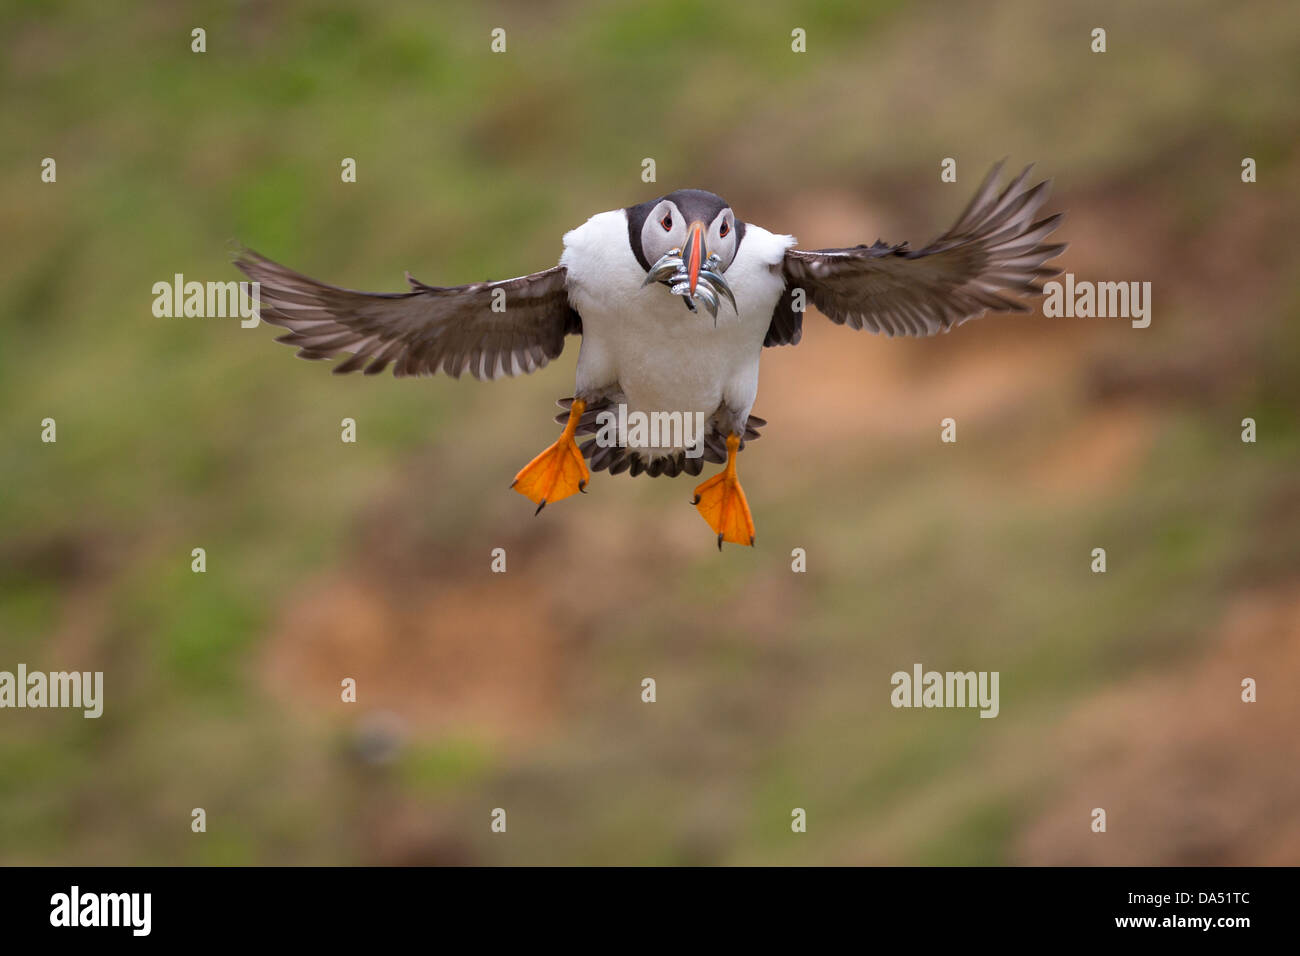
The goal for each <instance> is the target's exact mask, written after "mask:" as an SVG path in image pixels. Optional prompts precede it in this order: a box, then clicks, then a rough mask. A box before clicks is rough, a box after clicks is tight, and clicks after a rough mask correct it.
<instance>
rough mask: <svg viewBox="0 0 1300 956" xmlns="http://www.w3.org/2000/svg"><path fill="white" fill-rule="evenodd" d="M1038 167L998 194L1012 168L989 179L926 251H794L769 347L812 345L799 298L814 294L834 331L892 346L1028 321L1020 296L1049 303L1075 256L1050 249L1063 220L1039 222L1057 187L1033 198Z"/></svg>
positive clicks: (880, 245)
mask: <svg viewBox="0 0 1300 956" xmlns="http://www.w3.org/2000/svg"><path fill="white" fill-rule="evenodd" d="M1032 168H1033V167H1032V166H1027V167H1025V169H1024V171H1023V172H1021V173H1020V175H1018V176H1016V177H1015V179H1013V180H1012V181H1011V183H1010V184H1008V185H1007V186H1006V187H1005V188H1004V189H1001V190H999V189H998V180H999V178H1000V175H999V174H1000V173H1001V170H1002V163H998V164H997V165H996V166H994V167H993V169H992V171H991V172H990V173H989V174H988V176H987V177H985V179H984V182H983V183H982V184H981V185H980V188H979V189H978V190H976V192H975V196H974V198H972V199H971V201H970V204H969V205H967V207H966V209H965V210H964V211H963V212H962V214H961V215H960V216H958V217H957V221H956V223H955V224H954V225H953V226H952V228H951V229H949V230H948V231H947V232H945V233H944V234H943V235H942V236H940V237H939V238H937V239H935V240H934V241H933V242H932V243H930V244H929V245H928V246H926V247H925V248H923V249H919V250H915V251H914V250H912V249H909V248H908V244H907V243H906V242H904V243H900V244H898V245H893V246H891V245H889V244H887V243H885V242H883V241H877V242H876V243H875V245H871V246H868V245H859V246H855V247H853V248H850V249H816V250H806V249H791V250H789V251H788V252H787V253H786V256H785V263H784V271H785V278H786V291H785V294H784V295H783V296H782V297H781V299H780V301H779V302H778V303H777V306H776V310H775V312H774V313H773V315H772V321H771V324H770V325H769V328H768V332H767V338H766V339H765V340H764V342H763V344H764V345H793V344H795V343H797V342H798V341H799V339H800V338H801V336H802V319H803V317H802V315H801V314H799V312H798V311H797V310H796V309H795V308H794V302H793V296H792V293H793V292H794V291H795V290H797V289H802V290H803V291H804V298H805V301H806V302H808V303H811V304H813V305H815V306H817V308H818V309H819V310H820V311H821V312H822V313H823V314H825V315H826V317H827V318H829V319H830V320H831V321H832V322H835V323H837V324H840V325H847V326H849V328H852V329H863V328H865V329H869V330H871V331H872V332H881V333H883V334H885V335H888V336H894V335H917V336H922V335H934V334H936V333H937V332H947V331H949V330H950V329H952V328H953V327H954V326H957V325H960V324H961V323H963V322H965V321H967V320H969V319H973V318H975V317H977V316H979V315H983V314H984V312H986V311H988V310H990V309H991V310H994V311H997V312H1027V311H1029V307H1028V306H1027V305H1025V304H1024V303H1023V302H1021V301H1019V300H1018V299H1015V298H1009V297H1008V295H1006V294H1005V293H1010V294H1012V295H1039V294H1041V293H1042V291H1043V288H1042V280H1044V279H1048V278H1051V277H1052V276H1054V275H1059V274H1060V270H1059V269H1055V268H1052V267H1049V266H1044V263H1045V262H1046V261H1047V260H1048V259H1051V258H1053V257H1055V256H1057V255H1059V254H1060V253H1061V252H1062V251H1064V249H1065V245H1064V244H1063V243H1062V244H1058V245H1048V244H1045V243H1044V242H1043V240H1044V239H1045V238H1046V237H1047V236H1048V235H1050V234H1051V232H1052V231H1053V230H1054V229H1056V227H1057V226H1058V225H1060V222H1061V218H1062V216H1063V214H1062V213H1057V214H1056V215H1054V216H1049V217H1047V218H1045V219H1039V220H1035V219H1034V217H1035V216H1036V215H1037V213H1038V210H1039V209H1040V208H1041V207H1042V205H1043V203H1044V202H1045V201H1046V199H1047V192H1048V189H1049V188H1050V185H1051V184H1050V182H1049V181H1044V182H1041V183H1039V184H1038V185H1036V186H1034V187H1032V188H1030V189H1025V188H1024V183H1025V180H1026V179H1027V178H1028V177H1029V172H1030V170H1031V169H1032Z"/></svg>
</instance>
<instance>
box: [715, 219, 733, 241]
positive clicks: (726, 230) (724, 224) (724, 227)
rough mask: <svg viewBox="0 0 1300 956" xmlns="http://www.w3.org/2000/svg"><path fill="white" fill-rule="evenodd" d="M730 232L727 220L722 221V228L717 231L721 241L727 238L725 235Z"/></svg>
mask: <svg viewBox="0 0 1300 956" xmlns="http://www.w3.org/2000/svg"><path fill="white" fill-rule="evenodd" d="M729 232H731V227H730V226H729V225H727V220H725V219H724V220H722V228H721V229H719V230H718V235H719V236H720V237H722V238H723V239H726V238H727V233H729Z"/></svg>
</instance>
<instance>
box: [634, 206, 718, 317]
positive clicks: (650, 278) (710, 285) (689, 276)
mask: <svg viewBox="0 0 1300 956" xmlns="http://www.w3.org/2000/svg"><path fill="white" fill-rule="evenodd" d="M721 262H722V259H721V257H720V256H719V255H718V254H717V253H716V252H714V253H710V254H708V255H707V256H706V255H705V254H704V226H703V224H702V223H699V222H693V223H691V225H690V226H689V227H688V228H687V230H686V245H685V246H684V247H683V248H681V249H669V250H668V252H666V253H664V255H662V256H660V257H659V261H658V262H656V263H655V264H654V265H653V266H651V267H650V270H649V271H648V272H647V273H646V277H645V281H644V282H642V283H641V286H642V288H644V287H645V286H648V285H649V284H650V283H652V282H662V283H664V284H665V285H667V286H668V289H669V291H670V292H672V294H673V295H680V296H681V297H682V301H683V302H684V303H685V304H686V308H687V309H689V310H690V311H691V312H696V311H698V310H697V309H696V308H695V303H696V302H697V301H699V302H702V303H704V308H706V309H708V311H709V314H710V315H711V316H713V324H714V325H717V324H718V304H719V303H720V302H721V301H722V299H724V298H725V299H726V300H727V301H728V302H730V303H731V309H732V311H733V312H737V313H738V312H739V309H737V308H736V297H735V295H733V294H732V291H731V287H730V286H729V285H728V284H727V280H726V279H725V278H724V277H723V275H722V270H721V269H719V268H718V266H719V264H720V263H721Z"/></svg>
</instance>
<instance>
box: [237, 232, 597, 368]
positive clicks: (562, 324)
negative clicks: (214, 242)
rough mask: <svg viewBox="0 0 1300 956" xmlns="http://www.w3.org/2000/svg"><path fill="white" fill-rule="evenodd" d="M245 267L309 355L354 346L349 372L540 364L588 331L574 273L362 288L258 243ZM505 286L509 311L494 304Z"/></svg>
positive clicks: (243, 255)
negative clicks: (573, 289)
mask: <svg viewBox="0 0 1300 956" xmlns="http://www.w3.org/2000/svg"><path fill="white" fill-rule="evenodd" d="M235 265H236V266H237V267H238V268H239V269H240V270H241V271H243V273H244V274H245V275H247V276H248V277H249V278H250V279H252V280H253V281H254V282H257V283H258V286H259V297H260V309H259V314H260V316H261V318H262V320H263V321H265V322H269V323H271V324H272V325H278V326H280V327H282V328H284V329H287V330H288V332H287V334H285V335H281V336H280V337H279V338H277V339H276V341H277V342H283V343H284V344H286V345H292V346H295V347H296V348H297V349H298V355H299V356H301V357H302V358H307V359H326V358H333V357H335V356H338V355H341V354H347V353H351V355H350V357H349V358H347V359H346V360H345V361H343V362H340V363H339V364H337V365H336V366H335V367H334V371H335V372H336V373H339V374H346V373H348V372H355V371H358V370H361V369H364V370H365V374H366V375H377V374H379V373H380V372H383V371H384V370H385V369H387V368H388V367H389V366H390V365H391V366H392V367H393V374H394V375H395V376H396V377H398V378H402V377H405V376H408V375H433V374H435V373H437V372H444V373H446V374H447V375H450V376H452V377H453V378H459V377H460V376H461V375H463V374H464V373H466V372H468V373H469V374H470V375H472V376H474V377H475V378H478V379H494V378H501V377H503V376H512V375H517V374H520V373H528V372H535V371H536V370H537V369H539V368H542V367H543V366H544V365H546V364H547V363H548V362H550V361H551V359H554V358H556V357H557V356H558V355H559V354H560V353H561V352H562V351H563V350H564V341H565V337H566V336H568V335H580V334H582V319H581V318H580V317H579V315H578V313H577V312H575V311H574V310H573V308H572V306H570V305H569V297H568V291H567V288H566V285H565V280H566V277H567V276H566V272H565V269H564V267H563V266H556V267H555V268H553V269H547V270H546V271H544V272H535V273H533V274H532V275H526V276H520V277H519V278H516V279H506V280H504V281H501V282H476V283H472V284H470V285H462V286H431V285H426V284H425V283H423V282H420V281H419V280H418V279H415V278H413V277H412V276H411V274H410V273H407V275H406V279H407V282H409V283H410V286H411V291H410V292H356V291H353V290H351V289H340V288H338V287H336V286H331V285H326V284H325V283H323V282H318V281H317V280H315V279H311V278H308V277H307V276H305V275H302V274H301V273H298V272H294V271H293V270H292V269H287V268H285V267H284V266H282V265H280V264H279V263H276V262H272V261H271V260H270V259H267V258H266V257H265V256H261V255H259V254H258V253H256V252H253V251H252V250H251V249H244V250H242V251H241V252H240V253H239V254H238V256H237V258H236V259H235ZM497 290H501V291H502V292H504V295H505V299H504V310H503V311H493V308H492V306H493V304H494V300H497V299H499V296H497Z"/></svg>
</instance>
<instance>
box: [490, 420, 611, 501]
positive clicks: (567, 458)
mask: <svg viewBox="0 0 1300 956" xmlns="http://www.w3.org/2000/svg"><path fill="white" fill-rule="evenodd" d="M586 407H587V403H586V402H584V401H583V400H582V399H580V398H575V399H574V400H573V405H572V407H571V408H570V409H569V421H568V423H567V424H566V425H565V426H564V431H563V432H562V433H561V435H560V437H559V438H557V439H556V440H555V443H554V444H553V445H551V446H550V447H549V448H547V449H546V450H545V451H544V452H542V453H541V454H540V455H538V456H537V457H536V458H534V459H533V460H532V461H530V462H529V463H528V464H526V465H524V467H523V468H522V469H520V471H519V474H517V475H515V480H514V481H513V482H511V484H510V487H511V488H513V489H514V490H515V491H517V492H519V493H520V494H521V495H523V496H524V497H526V498H528V499H529V500H530V501H534V502H536V503H537V511H536V512H534V514H541V511H542V509H543V508H545V507H546V506H547V505H548V504H551V503H552V502H555V501H562V500H564V499H565V498H567V497H569V496H570V495H573V494H577V493H578V492H579V491H584V492H585V491H586V490H587V482H588V481H589V480H590V479H591V472H589V471H588V470H587V463H586V462H585V461H584V460H583V458H582V452H581V451H580V450H579V449H578V443H577V442H576V441H574V440H573V436H574V433H575V432H576V431H577V430H578V420H579V419H581V418H582V413H583V411H584V410H585V409H586Z"/></svg>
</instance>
